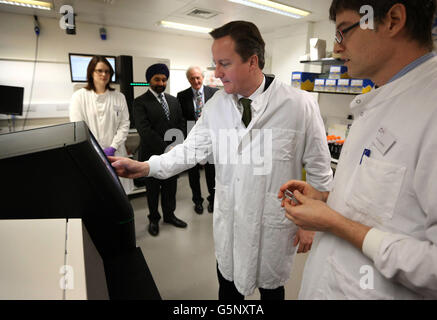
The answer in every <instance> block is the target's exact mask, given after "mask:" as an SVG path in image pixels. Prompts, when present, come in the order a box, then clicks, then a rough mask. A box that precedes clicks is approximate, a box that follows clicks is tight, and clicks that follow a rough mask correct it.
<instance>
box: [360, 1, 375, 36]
mask: <svg viewBox="0 0 437 320" xmlns="http://www.w3.org/2000/svg"><path fill="white" fill-rule="evenodd" d="M360 13H361V14H363V16H362V17H361V19H360V28H361V29H363V30H367V29H371V30H373V29H375V23H374V21H375V11H374V10H373V7H372V6H369V5H364V6H362V7H361V8H360Z"/></svg>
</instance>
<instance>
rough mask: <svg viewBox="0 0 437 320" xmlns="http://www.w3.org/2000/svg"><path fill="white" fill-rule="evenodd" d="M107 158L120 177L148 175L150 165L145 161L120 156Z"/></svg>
mask: <svg viewBox="0 0 437 320" xmlns="http://www.w3.org/2000/svg"><path fill="white" fill-rule="evenodd" d="M108 159H109V161H111V164H112V166H113V167H114V169H115V172H117V174H118V175H119V176H120V177H124V178H130V179H136V178H140V177H147V176H148V175H149V171H150V167H149V164H148V163H147V162H139V161H135V160H132V159H129V158H122V157H108Z"/></svg>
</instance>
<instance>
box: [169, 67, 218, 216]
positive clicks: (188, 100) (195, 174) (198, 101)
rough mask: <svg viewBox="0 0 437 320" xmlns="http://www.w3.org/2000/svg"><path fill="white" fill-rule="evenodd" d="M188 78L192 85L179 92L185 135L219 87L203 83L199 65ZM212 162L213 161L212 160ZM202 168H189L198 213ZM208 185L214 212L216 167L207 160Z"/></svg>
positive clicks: (209, 199) (200, 201)
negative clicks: (185, 122) (185, 127)
mask: <svg viewBox="0 0 437 320" xmlns="http://www.w3.org/2000/svg"><path fill="white" fill-rule="evenodd" d="M186 75H187V80H188V82H189V83H190V85H191V87H190V88H188V89H186V90H184V91H181V92H179V93H178V95H177V98H178V100H179V103H180V104H181V107H182V115H183V117H184V118H185V120H186V121H187V122H188V123H187V124H188V125H187V132H184V135H185V137H187V134H188V133H189V132H190V129H191V128H192V125H191V126H190V125H189V124H190V122H191V124H194V123H195V122H196V121H197V120H198V119H199V118H200V116H201V114H202V108H203V105H204V104H205V103H206V102H207V101H208V100H209V99H210V98H211V97H212V96H213V95H214V93H215V92H216V91H218V89H217V88H213V87H209V86H204V85H203V73H202V69H201V68H200V67H197V66H192V67H189V68H188V70H187V73H186ZM211 162H212V161H211ZM200 168H201V164H197V165H195V166H194V167H193V168H191V169H189V170H188V180H189V182H190V188H191V191H192V193H193V198H192V200H193V202H194V211H195V212H196V213H197V214H202V213H203V198H202V192H201V188H200ZM204 168H205V178H206V185H207V187H208V192H209V196H208V198H207V199H208V212H210V213H212V212H213V210H214V209H213V208H214V188H215V168H214V164H213V163H209V162H207V163H206V164H205V165H204Z"/></svg>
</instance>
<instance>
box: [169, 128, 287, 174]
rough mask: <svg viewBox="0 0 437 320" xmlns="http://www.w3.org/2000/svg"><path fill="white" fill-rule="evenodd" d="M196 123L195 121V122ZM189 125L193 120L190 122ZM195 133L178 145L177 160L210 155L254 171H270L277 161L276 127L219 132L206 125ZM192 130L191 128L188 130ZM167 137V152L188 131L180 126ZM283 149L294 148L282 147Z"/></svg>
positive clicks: (215, 160)
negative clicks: (275, 160)
mask: <svg viewBox="0 0 437 320" xmlns="http://www.w3.org/2000/svg"><path fill="white" fill-rule="evenodd" d="M193 123H194V122H193ZM187 127H188V128H190V129H191V128H192V124H190V122H188V125H187ZM195 130H196V132H195V135H194V137H190V138H189V139H188V140H187V141H186V142H185V144H184V146H183V148H180V149H178V151H177V152H176V156H175V158H174V160H175V162H176V164H182V165H184V164H193V165H194V164H196V163H198V162H202V160H204V159H205V158H207V157H208V155H211V154H213V155H214V156H209V157H208V161H209V162H210V163H212V164H219V165H248V166H251V167H252V169H253V174H254V175H268V174H270V173H271V171H272V163H273V144H274V141H273V130H272V129H252V130H251V131H249V132H248V131H247V130H245V129H220V130H218V132H215V131H213V130H210V129H206V128H196V129H195ZM188 132H189V131H188ZM164 141H172V143H171V144H170V145H169V146H167V148H166V152H168V151H170V150H171V149H172V148H174V147H175V146H177V145H179V144H181V143H183V142H184V134H183V132H182V131H181V130H179V129H175V128H174V129H170V130H168V131H167V132H166V133H165V135H164ZM282 149H283V148H281V152H291V150H282Z"/></svg>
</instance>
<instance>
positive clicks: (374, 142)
mask: <svg viewBox="0 0 437 320" xmlns="http://www.w3.org/2000/svg"><path fill="white" fill-rule="evenodd" d="M351 108H352V111H353V113H354V115H355V119H356V120H355V121H354V123H353V125H352V128H351V131H350V133H349V136H348V139H347V141H346V144H345V145H344V148H343V151H342V153H341V158H340V162H339V164H338V167H337V171H336V175H335V179H334V185H333V191H332V192H331V194H330V195H329V198H328V205H329V206H330V207H331V208H333V209H334V210H336V211H338V212H340V213H341V214H343V215H344V216H345V217H347V218H349V219H352V220H355V221H358V222H360V223H363V224H365V225H368V226H371V227H373V229H371V231H370V232H369V233H368V235H367V236H366V238H365V242H364V245H363V251H364V253H363V252H360V251H359V250H357V249H356V248H355V247H353V246H352V245H351V244H349V243H347V242H346V241H344V240H342V239H340V238H337V237H335V236H334V235H332V234H327V233H326V234H319V235H318V236H317V240H316V241H315V243H314V244H313V247H312V250H311V253H310V256H309V258H308V261H307V262H306V267H305V272H304V277H303V282H302V288H301V291H300V298H301V299H422V298H434V299H435V298H437V246H436V244H437V58H436V57H434V58H432V59H431V60H429V61H427V62H425V63H424V64H422V65H420V66H419V67H417V68H416V69H413V70H412V71H410V72H409V73H407V74H406V75H404V76H403V77H402V78H400V79H398V80H395V81H394V82H392V83H389V84H387V85H385V86H383V87H381V88H379V89H377V90H374V91H371V92H370V93H368V94H365V95H361V96H357V97H356V98H355V99H354V101H353V102H352V103H351ZM381 128H382V130H381ZM379 141H382V142H383V143H384V144H385V147H384V146H383V145H382V144H381V143H380V142H379ZM393 143H394V144H393ZM392 144H393V145H392ZM390 145H392V146H391V148H388V147H390ZM377 146H378V147H377ZM364 148H367V149H370V150H371V154H370V157H366V156H364V157H363V161H362V164H361V165H360V160H361V156H362V154H363V150H364ZM384 153H385V154H384ZM384 232H386V233H384ZM372 278H373V279H372ZM372 288H373V289H372Z"/></svg>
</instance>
